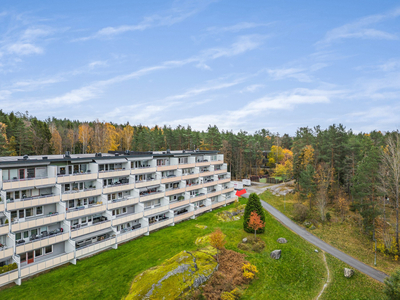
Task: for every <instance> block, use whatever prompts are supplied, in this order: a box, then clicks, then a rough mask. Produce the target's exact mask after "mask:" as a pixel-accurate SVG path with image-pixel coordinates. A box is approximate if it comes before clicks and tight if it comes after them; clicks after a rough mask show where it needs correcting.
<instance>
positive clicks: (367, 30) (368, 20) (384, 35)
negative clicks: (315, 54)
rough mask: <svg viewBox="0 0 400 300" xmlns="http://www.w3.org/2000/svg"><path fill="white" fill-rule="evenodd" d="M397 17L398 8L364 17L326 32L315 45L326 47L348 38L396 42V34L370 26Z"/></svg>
mask: <svg viewBox="0 0 400 300" xmlns="http://www.w3.org/2000/svg"><path fill="white" fill-rule="evenodd" d="M399 15H400V8H398V9H396V10H393V11H391V12H389V13H386V14H381V15H372V16H367V17H364V18H362V19H360V20H358V21H355V22H352V23H348V24H345V25H343V26H340V27H337V28H334V29H332V30H330V31H328V32H327V33H326V35H325V37H324V38H323V39H322V40H321V41H319V42H317V45H319V46H326V45H329V44H331V43H333V42H335V41H338V40H342V39H348V38H360V39H385V40H396V39H398V36H397V35H396V34H394V33H389V32H386V31H382V30H377V29H374V28H371V27H370V26H371V25H375V24H377V23H380V22H383V21H385V20H388V19H393V18H396V17H398V16H399Z"/></svg>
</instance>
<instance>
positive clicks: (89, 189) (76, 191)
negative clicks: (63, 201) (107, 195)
mask: <svg viewBox="0 0 400 300" xmlns="http://www.w3.org/2000/svg"><path fill="white" fill-rule="evenodd" d="M95 189H96V188H95V187H92V188H86V189H83V190H71V191H64V193H63V194H64V195H65V194H75V193H82V192H88V191H93V190H95Z"/></svg>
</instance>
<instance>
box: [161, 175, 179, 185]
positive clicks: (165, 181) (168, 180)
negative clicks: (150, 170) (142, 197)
mask: <svg viewBox="0 0 400 300" xmlns="http://www.w3.org/2000/svg"><path fill="white" fill-rule="evenodd" d="M181 180H182V176H175V177H169V178H164V179H161V183H169V182H175V181H181Z"/></svg>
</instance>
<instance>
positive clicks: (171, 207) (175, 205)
mask: <svg viewBox="0 0 400 300" xmlns="http://www.w3.org/2000/svg"><path fill="white" fill-rule="evenodd" d="M189 202H190V200H184V201H178V202H174V203H170V205H169V208H170V209H173V208H175V207H179V206H182V205H186V204H189Z"/></svg>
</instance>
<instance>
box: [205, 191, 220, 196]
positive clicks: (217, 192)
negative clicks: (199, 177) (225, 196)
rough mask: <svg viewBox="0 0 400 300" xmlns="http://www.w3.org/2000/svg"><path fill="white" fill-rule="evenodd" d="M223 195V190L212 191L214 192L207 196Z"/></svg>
mask: <svg viewBox="0 0 400 300" xmlns="http://www.w3.org/2000/svg"><path fill="white" fill-rule="evenodd" d="M218 195H221V191H216V192H212V193H208V194H207V198H211V197H215V196H218Z"/></svg>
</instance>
